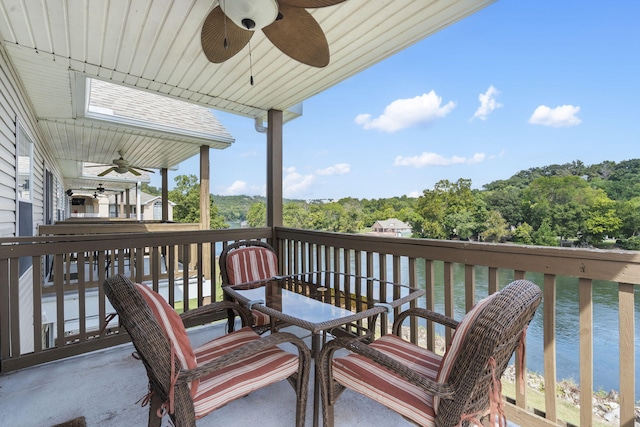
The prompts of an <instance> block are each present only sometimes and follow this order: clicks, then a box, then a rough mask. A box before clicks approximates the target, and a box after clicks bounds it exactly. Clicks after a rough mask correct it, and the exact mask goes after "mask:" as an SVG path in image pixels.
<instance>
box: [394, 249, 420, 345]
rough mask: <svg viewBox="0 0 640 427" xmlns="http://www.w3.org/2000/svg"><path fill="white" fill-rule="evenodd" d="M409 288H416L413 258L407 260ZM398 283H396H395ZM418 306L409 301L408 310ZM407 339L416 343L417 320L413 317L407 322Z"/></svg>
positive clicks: (414, 261)
mask: <svg viewBox="0 0 640 427" xmlns="http://www.w3.org/2000/svg"><path fill="white" fill-rule="evenodd" d="M408 267H409V286H410V287H412V288H417V287H418V271H417V268H416V259H415V258H413V257H410V258H409V266H408ZM396 283H398V282H396ZM417 306H418V301H417V300H411V302H410V303H409V307H410V308H415V307H417ZM409 339H410V340H411V342H412V343H414V344H417V343H418V319H416V317H415V316H411V319H410V320H409Z"/></svg>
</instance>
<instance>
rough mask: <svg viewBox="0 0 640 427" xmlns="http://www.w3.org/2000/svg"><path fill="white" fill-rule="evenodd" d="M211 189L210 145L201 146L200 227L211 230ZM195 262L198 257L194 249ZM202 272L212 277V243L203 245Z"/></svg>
mask: <svg viewBox="0 0 640 427" xmlns="http://www.w3.org/2000/svg"><path fill="white" fill-rule="evenodd" d="M209 193H210V190H209V146H208V145H202V146H200V228H201V229H202V230H209V229H210V228H211V204H210V203H209V200H210V195H209ZM192 254H193V256H194V258H192V259H193V260H194V264H195V260H196V258H195V257H197V255H196V253H195V252H193V251H192ZM200 261H201V263H202V272H203V274H204V278H205V279H207V280H210V279H211V245H202V260H200Z"/></svg>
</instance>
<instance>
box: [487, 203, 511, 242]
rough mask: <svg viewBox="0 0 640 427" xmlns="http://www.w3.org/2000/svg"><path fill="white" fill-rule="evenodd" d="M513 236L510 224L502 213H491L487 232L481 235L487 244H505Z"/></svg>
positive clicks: (488, 218)
mask: <svg viewBox="0 0 640 427" xmlns="http://www.w3.org/2000/svg"><path fill="white" fill-rule="evenodd" d="M510 236H511V232H510V231H509V224H507V221H505V220H504V218H502V215H500V212H498V211H490V212H489V215H488V217H487V221H486V223H485V230H484V231H483V232H482V233H481V237H482V240H484V241H486V242H504V241H505V240H506V239H507V238H509V237H510Z"/></svg>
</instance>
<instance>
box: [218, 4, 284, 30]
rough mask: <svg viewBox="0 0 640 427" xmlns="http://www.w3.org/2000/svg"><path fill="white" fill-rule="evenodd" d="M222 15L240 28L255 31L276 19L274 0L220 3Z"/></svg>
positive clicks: (276, 11)
mask: <svg viewBox="0 0 640 427" xmlns="http://www.w3.org/2000/svg"><path fill="white" fill-rule="evenodd" d="M220 8H221V9H222V11H223V12H224V14H225V15H226V16H227V17H228V18H229V19H231V20H232V21H233V23H234V24H236V25H237V26H238V27H240V28H246V29H247V30H251V31H256V30H261V29H262V28H264V27H266V26H267V25H269V24H271V23H273V21H275V20H276V18H277V17H278V2H277V1H276V0H234V1H223V2H220Z"/></svg>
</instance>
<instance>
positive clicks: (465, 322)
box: [433, 294, 495, 413]
mask: <svg viewBox="0 0 640 427" xmlns="http://www.w3.org/2000/svg"><path fill="white" fill-rule="evenodd" d="M494 295H495V294H491V295H489V296H488V297H486V298H484V299H482V300H480V301H478V303H477V304H476V305H474V306H473V308H472V309H471V310H469V312H468V313H467V314H465V316H464V317H463V318H462V320H461V321H460V323H458V327H457V328H456V330H455V332H454V334H453V340H452V341H451V346H450V347H449V349H448V350H447V352H446V353H445V355H444V357H443V359H442V366H441V367H440V372H438V375H437V377H436V381H437V382H439V383H441V384H444V383H446V382H447V381H448V380H449V374H450V373H451V369H452V368H453V365H454V364H455V362H456V359H457V358H458V354H460V350H461V349H462V344H463V342H464V339H465V337H466V335H467V332H468V331H469V329H470V327H471V325H473V322H474V320H476V318H477V317H478V315H479V314H480V313H481V312H482V309H483V308H484V307H486V306H487V304H488V303H489V302H490V301H491V299H492V298H493V296H494ZM439 402H440V398H438V397H437V396H436V397H435V398H434V401H433V407H434V409H435V411H436V413H437V412H438V403H439Z"/></svg>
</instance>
